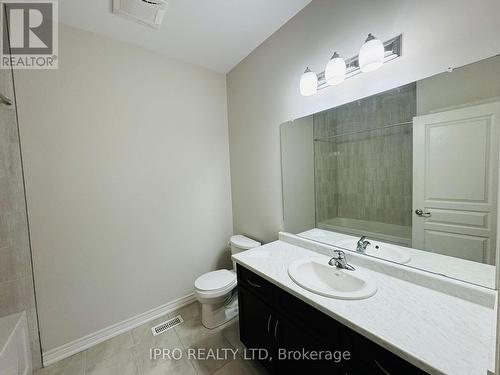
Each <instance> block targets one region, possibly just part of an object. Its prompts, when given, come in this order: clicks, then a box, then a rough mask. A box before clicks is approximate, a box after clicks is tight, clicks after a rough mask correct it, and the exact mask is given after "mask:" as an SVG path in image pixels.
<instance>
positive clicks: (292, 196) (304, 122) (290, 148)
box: [280, 116, 316, 233]
mask: <svg viewBox="0 0 500 375" xmlns="http://www.w3.org/2000/svg"><path fill="white" fill-rule="evenodd" d="M280 133H281V139H280V141H281V169H282V179H283V180H282V184H283V220H284V225H283V226H284V228H285V230H287V231H288V232H290V233H300V232H305V231H306V230H309V229H311V228H314V227H315V225H316V207H315V206H314V144H313V116H307V117H304V118H301V119H299V120H295V121H293V122H289V123H285V124H283V125H281V128H280Z"/></svg>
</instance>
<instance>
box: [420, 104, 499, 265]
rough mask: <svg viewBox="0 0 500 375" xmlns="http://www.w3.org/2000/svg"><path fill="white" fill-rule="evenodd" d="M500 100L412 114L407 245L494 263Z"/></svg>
mask: <svg viewBox="0 0 500 375" xmlns="http://www.w3.org/2000/svg"><path fill="white" fill-rule="evenodd" d="M499 122H500V102H496V103H489V104H481V105H475V106H470V107H465V108H460V109H455V110H451V111H446V112H440V113H435V114H430V115H425V116H418V117H415V118H414V119H413V233H412V243H413V244H412V247H413V248H417V249H424V250H428V251H432V252H436V253H440V254H444V255H450V256H454V257H459V258H463V259H468V260H473V261H476V262H483V263H490V264H494V254H495V243H496V220H497V217H496V216H497V186H498V152H499V150H498V143H499V127H500V126H499Z"/></svg>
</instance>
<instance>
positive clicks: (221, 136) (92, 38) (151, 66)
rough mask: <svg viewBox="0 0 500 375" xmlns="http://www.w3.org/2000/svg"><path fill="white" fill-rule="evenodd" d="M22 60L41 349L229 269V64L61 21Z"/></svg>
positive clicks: (19, 84)
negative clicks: (221, 67)
mask: <svg viewBox="0 0 500 375" xmlns="http://www.w3.org/2000/svg"><path fill="white" fill-rule="evenodd" d="M59 30H60V35H59V46H60V58H59V69H58V70H55V71H16V73H15V76H16V89H17V91H18V96H19V110H20V112H19V123H20V127H21V142H22V146H23V158H24V162H25V170H26V184H27V198H28V208H29V214H30V224H31V233H32V245H33V258H34V268H35V281H36V286H37V296H38V308H39V316H40V329H41V339H42V347H43V350H44V352H46V351H48V350H50V349H54V348H57V347H59V346H61V345H63V344H66V343H68V342H71V341H72V340H75V339H78V338H81V337H83V336H85V335H88V334H91V333H93V332H96V331H98V330H100V329H103V328H106V327H108V326H110V325H112V324H115V323H118V322H121V321H123V320H125V319H128V318H131V317H134V316H136V315H137V314H141V313H144V312H146V311H148V310H150V309H153V308H156V307H158V306H161V305H163V304H165V303H167V302H170V301H173V300H175V299H177V298H179V297H182V296H185V295H187V294H190V293H192V291H193V283H194V280H195V279H196V278H197V277H198V276H199V275H201V274H202V273H204V272H207V271H211V270H214V269H216V268H218V267H222V266H226V267H229V266H230V261H229V260H230V258H229V251H228V250H227V241H228V238H229V237H230V236H231V235H232V233H233V231H232V217H231V193H230V176H229V150H228V132H227V100H226V82H225V77H224V75H221V74H216V73H213V72H210V71H208V70H204V69H201V68H198V67H194V66H191V65H188V64H185V63H180V62H177V61H175V60H171V59H168V58H166V57H164V56H161V55H158V54H155V53H152V52H148V51H146V50H143V49H141V48H138V47H135V46H132V45H128V44H124V43H121V42H116V41H113V40H111V39H107V38H105V37H100V36H97V35H95V34H92V33H88V32H84V31H80V30H77V29H74V28H70V27H67V26H64V25H61V27H60V29H59Z"/></svg>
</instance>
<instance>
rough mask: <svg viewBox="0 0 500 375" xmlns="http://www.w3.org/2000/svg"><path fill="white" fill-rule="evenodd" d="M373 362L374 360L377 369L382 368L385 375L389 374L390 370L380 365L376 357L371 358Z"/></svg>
mask: <svg viewBox="0 0 500 375" xmlns="http://www.w3.org/2000/svg"><path fill="white" fill-rule="evenodd" d="M373 362H375V364H376V365H377V366H378V368H379V369H381V370H382V372H383V373H384V374H385V375H391V373H390V372H388V371H387V370H386V369H385V368H383V367H382V365H381V364H380V363H378V361H377V360H376V359H374V360H373Z"/></svg>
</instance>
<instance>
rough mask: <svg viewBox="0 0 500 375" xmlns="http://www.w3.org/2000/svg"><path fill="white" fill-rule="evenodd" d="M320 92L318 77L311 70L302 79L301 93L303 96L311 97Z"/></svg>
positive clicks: (307, 70)
mask: <svg viewBox="0 0 500 375" xmlns="http://www.w3.org/2000/svg"><path fill="white" fill-rule="evenodd" d="M317 91H318V76H317V75H316V73H314V72H312V71H311V70H310V69H309V68H307V69H306V71H305V72H304V73H303V74H302V77H300V93H301V94H302V95H303V96H311V95H314V94H316V92H317Z"/></svg>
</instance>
